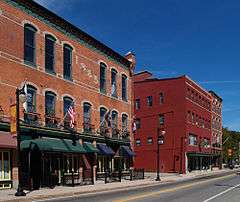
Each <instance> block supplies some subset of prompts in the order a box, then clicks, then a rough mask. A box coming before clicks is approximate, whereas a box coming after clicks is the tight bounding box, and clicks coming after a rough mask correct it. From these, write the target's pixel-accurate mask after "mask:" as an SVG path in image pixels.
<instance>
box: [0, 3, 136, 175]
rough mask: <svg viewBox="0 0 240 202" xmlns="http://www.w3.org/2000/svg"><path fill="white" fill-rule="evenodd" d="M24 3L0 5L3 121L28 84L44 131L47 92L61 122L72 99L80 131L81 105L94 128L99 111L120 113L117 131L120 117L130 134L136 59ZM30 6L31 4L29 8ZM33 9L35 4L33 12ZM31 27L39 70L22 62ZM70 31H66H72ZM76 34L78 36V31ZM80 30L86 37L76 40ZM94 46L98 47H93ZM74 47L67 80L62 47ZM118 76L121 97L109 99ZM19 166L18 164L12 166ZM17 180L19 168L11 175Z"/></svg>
mask: <svg viewBox="0 0 240 202" xmlns="http://www.w3.org/2000/svg"><path fill="white" fill-rule="evenodd" d="M24 2H25V1H21V0H19V1H8V0H7V1H4V0H3V1H0V26H1V30H0V39H1V40H0V92H1V93H0V106H1V107H2V109H3V111H4V115H5V116H9V107H10V104H12V103H14V102H15V90H16V88H17V87H22V86H23V84H24V81H25V80H26V83H27V84H29V85H32V86H34V87H35V88H36V89H37V98H36V109H37V110H36V112H37V113H39V114H40V117H41V124H42V125H43V126H44V113H45V92H46V91H51V92H54V93H55V94H56V95H57V102H56V116H57V117H59V118H60V119H62V118H63V97H64V96H68V97H71V98H72V99H73V100H74V104H75V110H76V127H77V131H78V132H79V133H81V132H82V131H83V103H84V102H88V103H90V104H91V106H92V115H91V117H92V124H93V125H94V126H95V130H96V131H97V129H98V128H99V126H100V107H102V106H104V107H105V108H106V109H109V110H110V109H111V110H116V111H117V112H118V128H121V127H122V125H121V117H122V114H126V115H127V116H128V130H129V131H131V129H130V127H131V120H132V105H131V104H132V77H131V76H132V71H133V69H134V66H135V58H134V55H133V54H131V53H129V54H128V55H126V58H124V57H122V56H120V55H119V54H118V53H116V52H114V51H113V50H111V49H110V48H108V47H106V46H105V45H104V44H101V43H100V42H98V41H96V40H95V39H93V38H92V37H90V36H89V35H87V34H82V33H81V30H77V28H74V27H73V29H72V30H71V28H72V27H71V26H72V25H71V26H70V28H69V30H67V29H65V30H64V29H63V27H64V25H62V24H64V22H62V21H61V20H59V19H58V17H56V20H55V21H56V24H54V20H52V19H51V18H53V17H54V15H52V14H51V13H50V14H49V16H50V17H49V19H50V20H48V19H44V18H45V17H46V15H48V12H49V11H44V12H45V13H47V14H44V12H43V11H41V10H39V9H41V8H40V7H39V9H36V7H38V6H37V5H36V3H34V2H33V3H29V2H26V7H25V6H24ZM29 4H30V5H29ZM31 4H33V6H32V9H31ZM26 23H27V24H31V25H32V26H34V27H35V28H36V29H37V33H36V40H35V43H36V67H33V66H31V65H27V64H25V63H24V25H25V24H26ZM68 27H69V26H67V25H66V26H65V28H68ZM76 30H77V31H76ZM78 31H79V33H80V34H82V35H83V36H84V37H85V38H83V39H80V38H78V37H77V34H78ZM46 34H50V35H51V36H53V37H54V38H55V39H56V44H55V65H54V66H55V74H50V73H47V72H46V71H45V64H44V63H45V36H46ZM91 43H94V45H92V44H91ZM64 44H68V45H70V46H71V47H72V48H73V54H72V81H69V80H66V79H64V78H63V45H64ZM130 61H131V62H130ZM101 62H103V63H104V64H106V66H107V70H106V81H107V82H106V83H107V84H106V91H107V92H106V94H102V93H100V91H99V85H100V84H99V74H100V70H99V69H100V63H101ZM112 68H114V69H115V70H116V71H117V95H118V96H117V98H113V97H112V96H111V69H112ZM122 75H125V76H126V77H127V101H123V100H122V97H121V93H122V92H121V89H122V86H121V81H122V80H121V79H122ZM20 111H21V118H22V119H23V108H22V107H21V109H20ZM13 165H15V164H13ZM13 178H15V169H14V172H13Z"/></svg>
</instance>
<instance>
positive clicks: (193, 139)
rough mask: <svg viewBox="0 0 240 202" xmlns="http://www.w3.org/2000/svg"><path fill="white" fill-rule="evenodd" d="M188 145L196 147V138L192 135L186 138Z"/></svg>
mask: <svg viewBox="0 0 240 202" xmlns="http://www.w3.org/2000/svg"><path fill="white" fill-rule="evenodd" d="M188 140H189V145H197V136H196V135H194V134H189V137H188Z"/></svg>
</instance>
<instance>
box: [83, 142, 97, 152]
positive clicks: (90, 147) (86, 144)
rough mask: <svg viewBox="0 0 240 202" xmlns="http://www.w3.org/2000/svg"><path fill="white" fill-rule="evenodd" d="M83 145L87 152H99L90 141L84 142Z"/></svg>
mask: <svg viewBox="0 0 240 202" xmlns="http://www.w3.org/2000/svg"><path fill="white" fill-rule="evenodd" d="M83 147H84V149H85V150H86V152H87V153H99V150H98V149H97V148H96V147H94V146H93V145H92V143H90V142H84V143H83Z"/></svg>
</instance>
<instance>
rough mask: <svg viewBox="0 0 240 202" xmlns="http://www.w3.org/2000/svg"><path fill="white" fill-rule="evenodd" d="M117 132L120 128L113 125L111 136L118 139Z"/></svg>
mask: <svg viewBox="0 0 240 202" xmlns="http://www.w3.org/2000/svg"><path fill="white" fill-rule="evenodd" d="M119 133H120V130H119V129H118V128H117V127H116V126H113V127H112V138H116V139H118V137H119V136H118V135H119Z"/></svg>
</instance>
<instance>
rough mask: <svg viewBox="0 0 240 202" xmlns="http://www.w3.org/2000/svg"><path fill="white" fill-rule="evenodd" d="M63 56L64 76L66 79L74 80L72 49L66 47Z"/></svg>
mask: <svg viewBox="0 0 240 202" xmlns="http://www.w3.org/2000/svg"><path fill="white" fill-rule="evenodd" d="M63 56H64V58H63V63H64V64H63V66H64V70H63V76H64V78H65V79H72V49H71V48H70V47H68V46H66V45H65V46H64V53H63Z"/></svg>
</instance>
